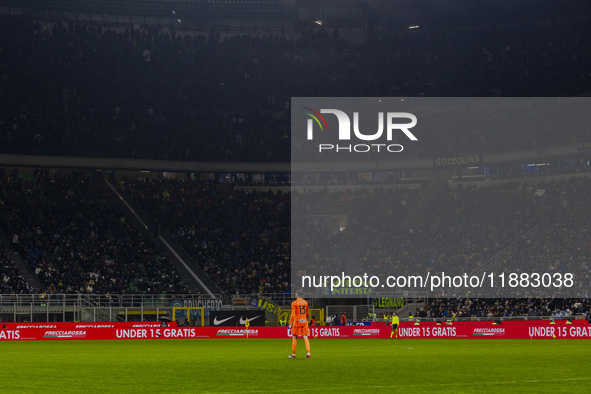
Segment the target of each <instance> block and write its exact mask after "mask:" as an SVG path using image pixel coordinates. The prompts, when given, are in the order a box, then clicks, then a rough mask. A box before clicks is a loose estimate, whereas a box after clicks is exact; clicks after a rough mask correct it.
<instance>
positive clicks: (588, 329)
mask: <svg viewBox="0 0 591 394" xmlns="http://www.w3.org/2000/svg"><path fill="white" fill-rule="evenodd" d="M493 323H494V322H492V321H489V322H454V323H452V324H445V323H444V324H441V325H437V324H436V323H433V322H429V323H421V324H419V325H414V324H413V323H401V325H400V327H399V328H398V336H399V338H464V339H465V338H468V339H500V338H504V339H591V325H590V324H588V322H587V321H586V320H574V321H573V322H572V323H567V322H566V321H559V322H556V323H554V324H552V323H550V322H549V321H547V320H545V321H544V320H538V321H513V322H502V323H501V324H493Z"/></svg>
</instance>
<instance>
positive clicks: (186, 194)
mask: <svg viewBox="0 0 591 394" xmlns="http://www.w3.org/2000/svg"><path fill="white" fill-rule="evenodd" d="M119 187H120V189H121V190H122V192H123V194H124V195H126V196H129V197H130V199H131V201H133V202H134V203H135V204H138V206H140V207H141V209H142V210H143V211H144V212H146V213H147V215H148V220H149V221H150V222H151V223H156V224H157V226H158V228H159V231H160V232H161V233H162V234H164V235H171V236H172V237H173V238H174V239H175V240H176V241H177V243H178V244H179V245H181V246H182V247H183V249H184V250H185V251H186V252H187V253H189V255H190V256H192V257H193V258H194V259H195V261H196V262H197V263H198V264H199V265H200V267H201V268H202V269H203V270H204V271H205V272H206V273H207V274H208V275H209V276H210V278H211V279H212V280H213V281H214V283H216V285H218V286H219V287H220V289H221V290H222V291H224V292H225V293H227V294H235V293H240V294H253V293H282V292H285V291H289V290H290V286H289V283H290V277H289V275H290V269H291V264H290V263H291V261H290V249H289V247H290V230H289V226H290V221H289V218H290V216H289V215H290V194H283V193H281V192H278V193H272V192H259V191H255V190H253V191H248V192H247V191H243V190H234V191H232V190H227V189H224V188H223V185H221V184H218V185H217V187H216V184H215V183H211V182H208V181H205V182H204V181H199V180H192V179H145V178H144V179H131V178H128V179H125V180H122V181H120V182H119Z"/></svg>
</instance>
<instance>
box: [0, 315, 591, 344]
mask: <svg viewBox="0 0 591 394" xmlns="http://www.w3.org/2000/svg"><path fill="white" fill-rule="evenodd" d="M390 332H391V327H390V326H385V325H372V326H336V327H332V326H330V327H323V326H320V327H310V336H311V337H312V338H351V339H362V338H382V339H385V338H389V337H390ZM398 334H399V338H401V339H403V338H464V339H466V338H469V339H482V338H486V339H491V338H494V339H503V338H504V339H530V338H531V339H542V338H547V339H553V338H554V339H591V325H590V324H588V323H587V321H585V320H574V321H573V322H572V323H571V324H567V323H566V322H564V321H560V322H556V323H555V324H551V323H550V322H548V321H522V322H502V324H493V322H492V321H489V322H453V324H441V325H437V324H436V323H433V322H429V323H427V322H425V323H421V324H419V325H414V324H413V323H402V324H401V325H400V327H399V328H398ZM247 335H248V338H253V339H254V338H283V339H286V338H290V337H291V331H290V330H289V328H287V327H250V328H249V330H248V331H247V330H246V328H244V327H176V326H173V325H171V326H169V327H161V326H160V323H157V322H155V323H4V324H2V328H0V341H16V340H20V341H25V340H75V339H88V340H104V339H106V340H123V339H125V340H128V339H197V338H246V337H247Z"/></svg>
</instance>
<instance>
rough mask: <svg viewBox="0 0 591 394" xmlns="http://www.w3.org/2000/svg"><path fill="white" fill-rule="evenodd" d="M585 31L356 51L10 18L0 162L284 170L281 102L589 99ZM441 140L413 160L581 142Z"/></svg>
mask: <svg viewBox="0 0 591 394" xmlns="http://www.w3.org/2000/svg"><path fill="white" fill-rule="evenodd" d="M585 22H586V21H578V20H570V21H554V22H553V23H532V24H528V25H523V26H487V27H472V28H458V29H444V30H433V31H416V32H410V31H409V32H406V33H405V34H397V35H387V34H386V35H383V36H382V38H379V39H376V40H373V41H369V42H365V43H364V44H363V45H358V44H353V43H350V42H347V41H346V40H345V39H343V38H342V37H341V36H340V35H339V34H338V31H325V30H322V29H319V30H317V31H311V32H305V31H304V32H301V33H300V34H299V35H298V36H297V38H296V37H295V36H294V37H291V36H290V37H285V36H281V35H255V34H252V35H249V34H243V35H234V36H224V37H222V36H221V34H220V33H219V32H217V31H211V32H209V33H208V34H187V35H180V34H176V33H175V32H174V31H172V32H167V31H164V30H149V31H143V30H139V29H129V28H106V27H101V26H96V25H90V26H88V25H83V24H74V23H70V24H60V23H55V24H43V23H38V22H33V21H30V20H27V19H26V18H22V17H18V18H17V17H12V18H8V17H7V18H5V19H3V21H2V24H0V70H1V71H0V73H1V75H0V97H2V100H1V104H0V130H1V131H2V132H1V133H0V152H2V153H8V152H10V153H26V154H49V155H56V154H58V155H84V156H97V155H99V156H102V157H104V156H109V157H127V158H130V157H131V158H151V159H165V160H167V159H175V160H201V161H286V160H289V156H290V142H291V136H290V127H289V124H290V120H289V119H290V115H289V113H290V108H289V107H290V98H291V97H315V96H320V97H322V96H324V97H326V96H329V97H330V96H332V97H371V96H377V97H391V96H431V97H448V96H456V97H462V96H485V97H486V96H525V97H531V96H563V95H578V94H581V93H585V92H588V91H591V77H590V75H589V63H590V55H589V51H588V50H587V49H588V48H587V45H586V43H588V42H589V41H591V37H590V36H589V34H591V33H589V30H588V29H585V28H584V27H586V25H585ZM460 82H461V83H460ZM449 133H452V134H449ZM449 133H446V135H445V136H442V135H437V133H436V134H434V135H425V136H422V138H421V140H420V144H421V147H420V148H419V149H416V150H415V154H420V155H422V156H425V157H429V156H430V155H431V156H434V155H441V154H447V153H457V152H462V151H465V150H466V149H467V148H470V151H472V150H474V149H477V150H478V151H480V152H491V151H497V150H499V149H506V148H507V147H506V141H507V140H509V139H510V140H511V149H521V148H531V147H542V146H552V145H555V144H557V143H560V144H564V143H567V142H573V141H576V142H581V141H584V142H586V141H588V140H589V137H590V136H589V135H573V134H572V133H570V134H569V130H568V129H567V130H559V132H554V133H550V132H548V133H540V132H539V130H524V131H523V135H515V133H513V134H511V135H506V132H505V133H504V131H503V130H502V129H500V130H498V132H497V133H494V134H486V135H483V134H481V133H478V131H477V130H475V131H474V132H473V133H463V131H462V130H457V131H455V130H450V131H449ZM453 133H460V134H457V135H456V134H453ZM439 134H441V133H439Z"/></svg>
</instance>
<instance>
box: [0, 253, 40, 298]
mask: <svg viewBox="0 0 591 394" xmlns="http://www.w3.org/2000/svg"><path fill="white" fill-rule="evenodd" d="M32 291H33V289H32V287H31V286H30V285H29V283H28V282H27V281H26V279H25V278H24V277H23V276H22V275H21V272H20V270H19V269H18V268H17V266H16V265H15V264H14V262H13V261H12V260H11V259H10V256H9V255H8V252H7V251H6V249H5V248H2V249H0V294H31V293H32Z"/></svg>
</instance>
